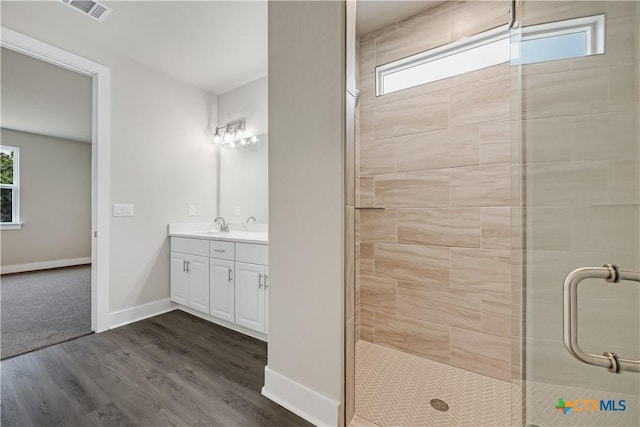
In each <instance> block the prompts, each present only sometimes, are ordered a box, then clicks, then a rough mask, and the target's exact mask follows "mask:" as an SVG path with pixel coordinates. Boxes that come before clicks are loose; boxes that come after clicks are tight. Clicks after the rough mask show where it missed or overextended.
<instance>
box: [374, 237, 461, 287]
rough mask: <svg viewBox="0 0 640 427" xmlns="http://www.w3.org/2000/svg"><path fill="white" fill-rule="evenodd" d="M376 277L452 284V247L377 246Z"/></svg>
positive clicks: (382, 244) (383, 244) (381, 244)
mask: <svg viewBox="0 0 640 427" xmlns="http://www.w3.org/2000/svg"><path fill="white" fill-rule="evenodd" d="M375 265H376V276H378V277H387V278H391V279H398V280H406V281H411V282H421V283H430V284H439V285H445V286H446V285H448V284H449V249H448V248H442V247H429V246H416V245H392V244H385V243H379V244H376V245H375Z"/></svg>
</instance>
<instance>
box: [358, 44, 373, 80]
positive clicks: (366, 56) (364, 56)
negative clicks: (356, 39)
mask: <svg viewBox="0 0 640 427" xmlns="http://www.w3.org/2000/svg"><path fill="white" fill-rule="evenodd" d="M358 58H359V60H360V62H359V64H358V67H359V69H360V73H359V74H360V75H361V76H368V75H372V74H374V73H375V72H376V42H375V40H364V41H363V40H362V38H361V39H360V49H359V52H358Z"/></svg>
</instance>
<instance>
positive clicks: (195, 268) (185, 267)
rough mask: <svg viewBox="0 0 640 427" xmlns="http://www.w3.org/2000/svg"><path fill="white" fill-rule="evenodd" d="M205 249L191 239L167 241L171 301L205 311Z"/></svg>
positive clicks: (206, 285) (207, 270)
mask: <svg viewBox="0 0 640 427" xmlns="http://www.w3.org/2000/svg"><path fill="white" fill-rule="evenodd" d="M208 255H209V247H208V245H206V246H205V245H203V244H202V243H201V242H200V241H198V240H195V239H184V238H180V237H174V238H172V239H171V300H172V301H175V302H177V303H178V304H182V305H185V306H187V307H191V308H193V309H195V310H199V311H202V312H205V313H208V312H209V257H208Z"/></svg>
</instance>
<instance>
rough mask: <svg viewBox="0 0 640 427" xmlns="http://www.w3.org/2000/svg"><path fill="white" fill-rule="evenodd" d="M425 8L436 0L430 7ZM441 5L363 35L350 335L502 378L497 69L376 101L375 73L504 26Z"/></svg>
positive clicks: (506, 321) (500, 87)
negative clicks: (353, 326) (352, 332)
mask: <svg viewBox="0 0 640 427" xmlns="http://www.w3.org/2000/svg"><path fill="white" fill-rule="evenodd" d="M436 3H437V2H436ZM508 20H509V2H506V1H505V2H462V3H460V2H455V3H454V2H447V3H443V4H439V5H436V6H434V7H431V8H429V9H427V10H426V11H425V12H424V13H422V14H419V15H417V16H413V17H410V18H408V19H405V20H403V21H399V22H397V23H395V24H393V25H391V26H387V27H385V28H382V29H380V30H378V31H374V32H373V33H371V34H367V35H364V36H362V37H361V39H360V45H359V80H360V83H359V89H360V91H361V101H360V105H359V107H358V119H359V132H358V133H357V136H356V171H357V174H358V175H357V181H356V207H360V208H365V207H370V208H384V209H382V210H373V209H370V210H367V209H359V210H357V213H356V260H357V261H356V275H357V276H356V277H357V280H356V311H357V316H356V324H357V326H356V339H362V340H366V341H370V342H374V343H376V344H380V345H383V346H387V347H391V348H395V349H397V350H401V351H404V352H407V353H411V354H414V355H417V356H421V357H424V358H428V359H432V360H435V361H438V362H442V363H447V364H450V365H453V366H456V367H460V368H463V369H467V370H470V371H474V372H478V373H481V374H484V375H487V376H491V377H494V378H498V379H503V380H509V379H510V368H511V286H512V277H511V274H512V273H511V268H512V252H511V247H512V243H511V214H512V205H513V204H514V200H513V197H512V186H511V175H512V167H511V163H510V162H511V140H510V102H511V74H510V67H509V65H508V64H504V65H499V66H495V67H491V68H488V69H484V70H480V71H477V72H474V73H469V74H466V75H462V76H458V77H454V78H450V79H447V80H442V81H439V82H434V83H431V84H427V85H422V86H419V87H416V88H412V89H408V90H404V91H400V92H396V93H393V94H389V95H384V96H379V97H376V96H375V86H374V82H375V77H374V71H375V66H376V65H380V64H384V63H387V62H390V61H393V60H396V59H400V58H403V57H406V56H408V55H412V54H415V53H418V52H421V51H424V50H428V49H431V48H434V47H437V46H440V45H442V44H446V43H449V42H451V41H455V40H458V39H460V38H462V37H464V36H468V35H472V34H476V33H478V32H481V31H484V30H487V29H490V28H494V27H496V26H499V25H503V24H506V23H507V22H508Z"/></svg>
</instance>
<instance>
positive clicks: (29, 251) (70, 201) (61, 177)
mask: <svg viewBox="0 0 640 427" xmlns="http://www.w3.org/2000/svg"><path fill="white" fill-rule="evenodd" d="M2 144H3V145H10V146H13V147H18V148H19V149H20V157H19V161H20V181H19V182H20V217H21V222H22V223H23V226H22V229H21V230H3V231H2V232H1V234H2V245H1V249H2V257H1V259H0V264H1V265H2V266H3V267H5V266H10V265H19V264H29V263H35V262H45V261H56V260H65V259H73V258H85V257H90V256H91V144H87V143H84V142H76V141H68V140H65V139H59V138H53V137H49V136H43V135H37V134H33V133H25V132H18V131H14V130H9V129H2Z"/></svg>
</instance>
